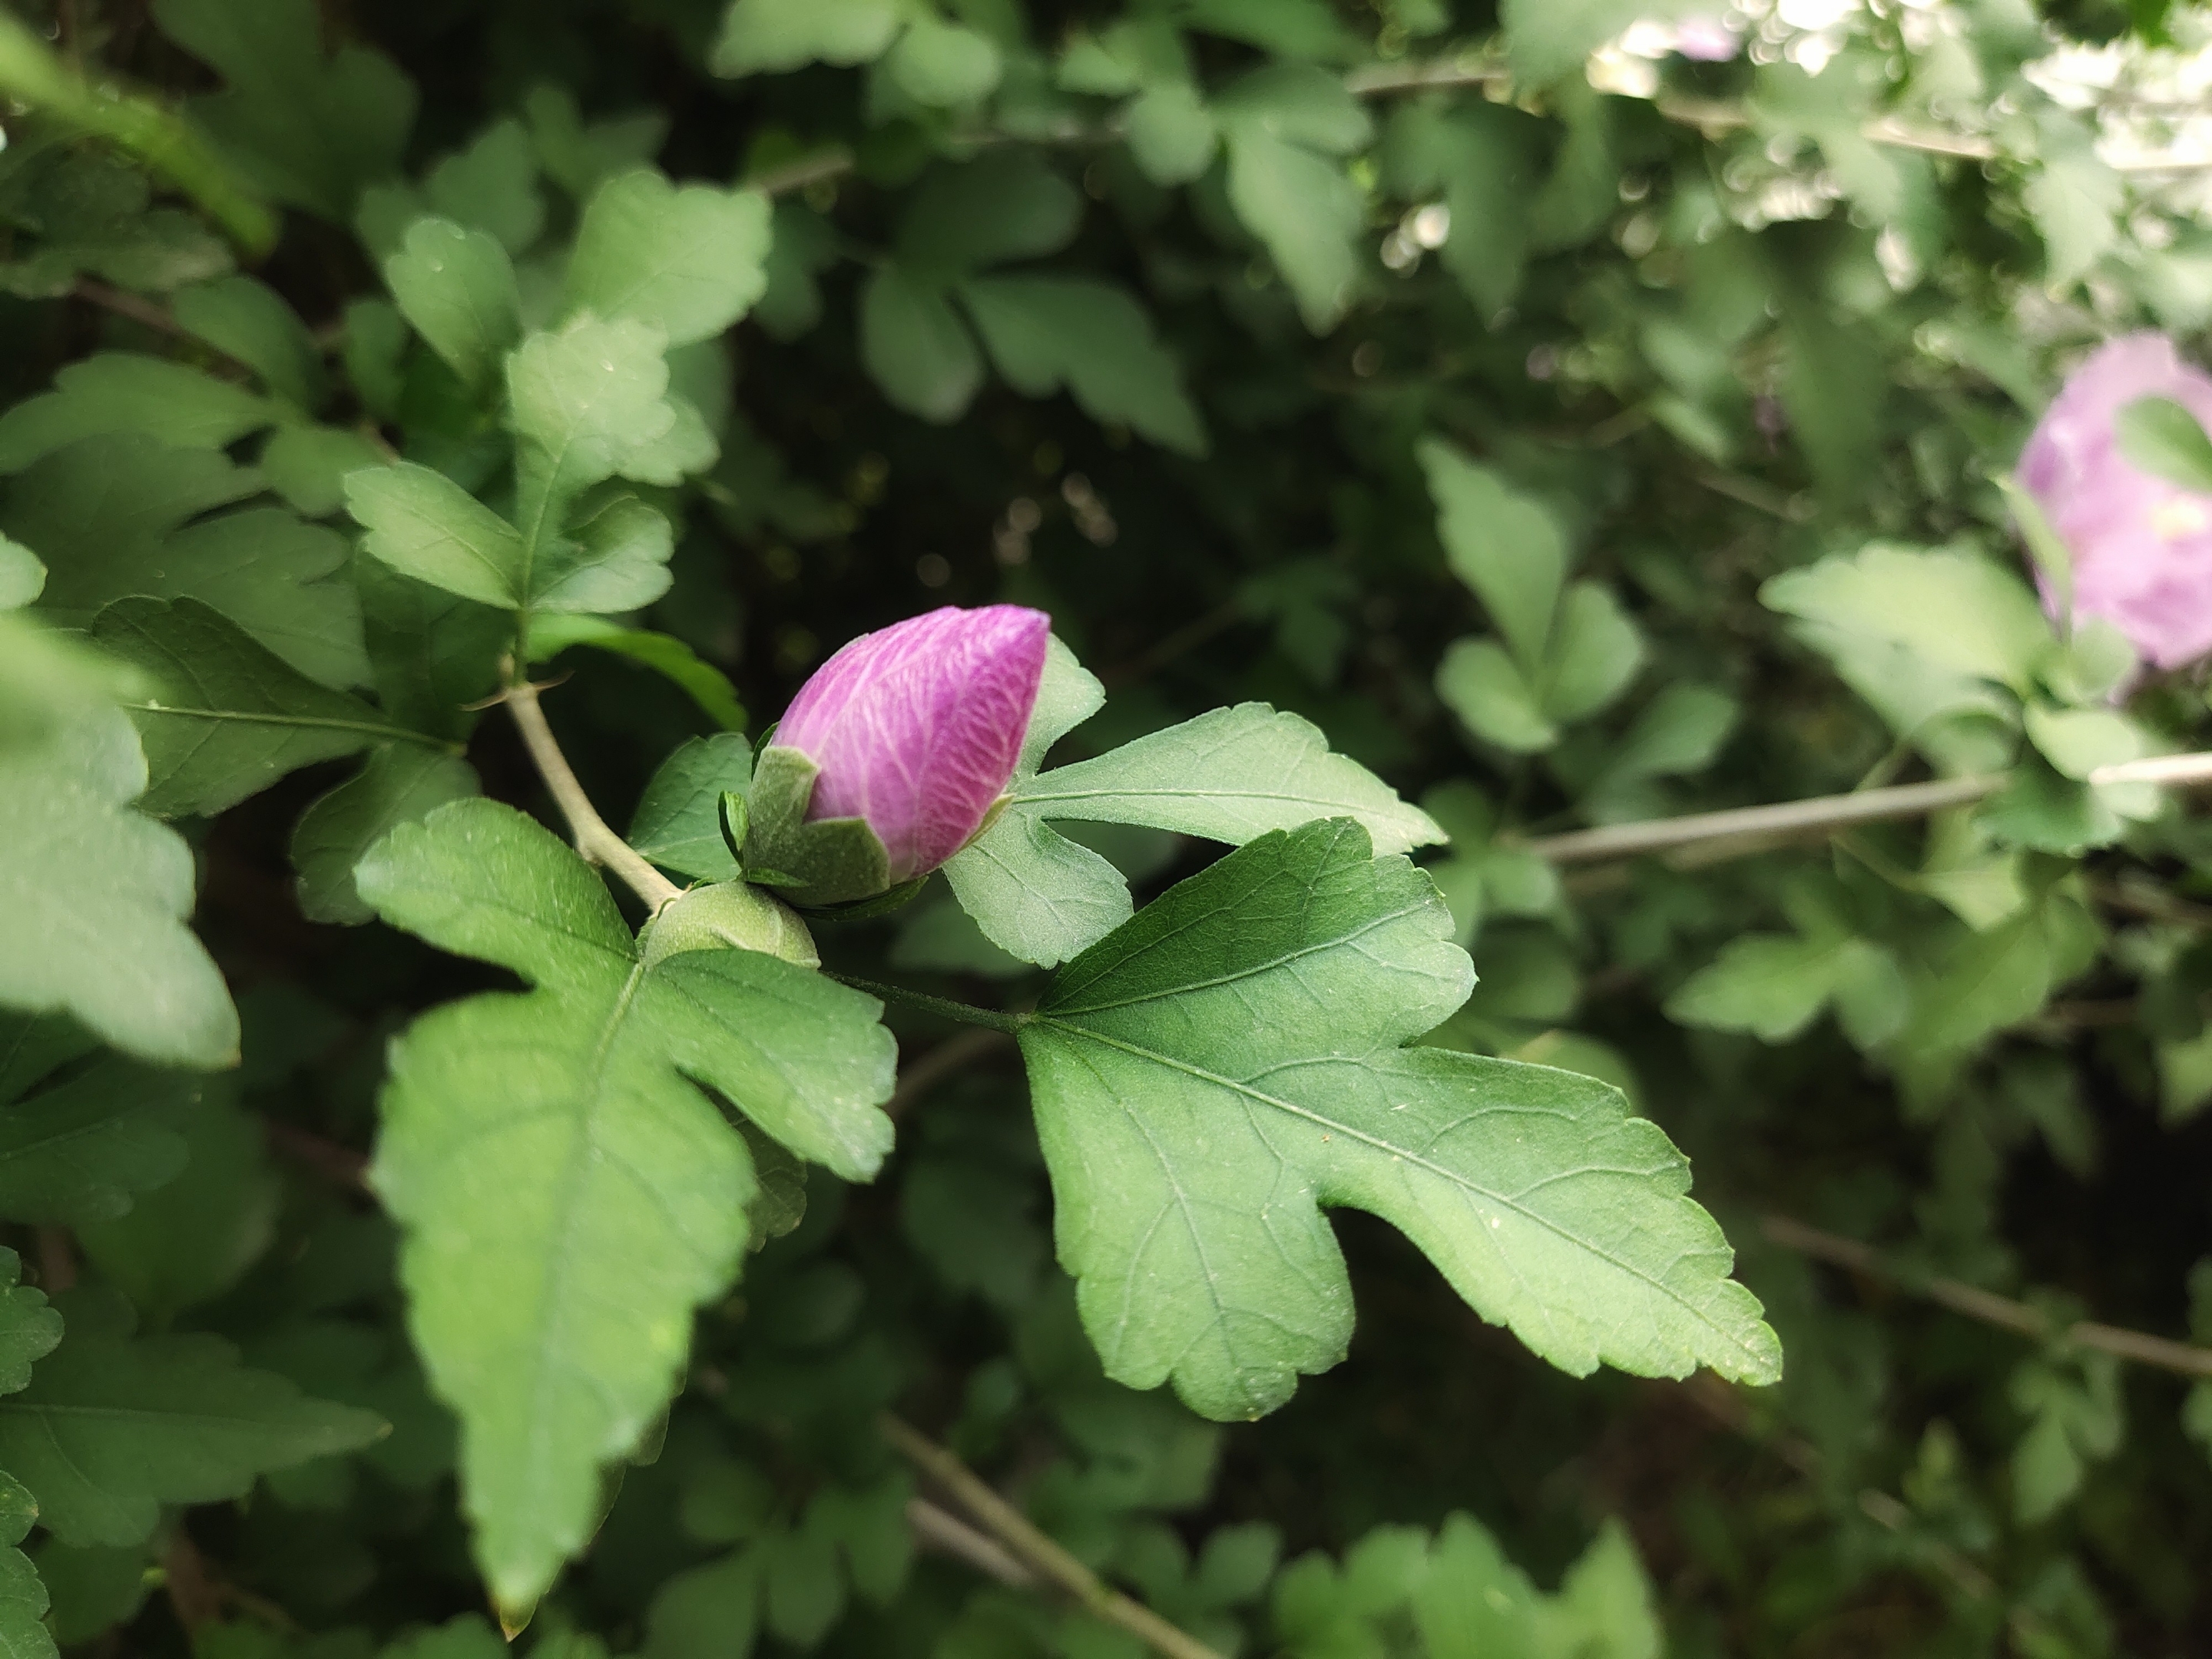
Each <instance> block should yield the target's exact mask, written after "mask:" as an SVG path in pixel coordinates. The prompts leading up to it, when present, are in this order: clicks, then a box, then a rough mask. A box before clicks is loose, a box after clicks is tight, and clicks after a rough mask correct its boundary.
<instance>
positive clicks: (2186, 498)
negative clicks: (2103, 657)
mask: <svg viewBox="0 0 2212 1659" xmlns="http://www.w3.org/2000/svg"><path fill="white" fill-rule="evenodd" d="M2138 398H2172V400H2173V401H2174V402H2176V403H2178V404H2181V405H2182V406H2183V407H2184V408H2185V409H2186V410H2189V412H2190V413H2191V414H2192V415H2194V416H2197V419H2198V420H2199V421H2212V376H2208V375H2207V374H2204V373H2203V371H2202V370H2201V369H2198V368H2193V367H2191V365H2189V364H2187V363H2185V362H2182V361H2181V359H2180V357H2179V355H2178V354H2177V353H2176V352H2175V350H2174V349H2173V342H2172V341H2171V340H2169V339H2167V338H2166V336H2164V335H2163V334H2130V335H2129V336H2127V337H2124V338H2123V339H2118V340H2114V341H2112V343H2110V344H2108V345H2106V346H2104V347H2103V348H2101V349H2099V350H2098V351H2097V352H2096V353H2094V354H2093V356H2091V357H2090V358H2089V360H2088V361H2087V362H2085V363H2083V364H2082V365H2081V368H2078V369H2076V370H2075V372H2074V374H2073V375H2072V377H2071V378H2070V379H2069V380H2067V382H2066V384H2065V385H2064V386H2063V387H2061V388H2060V390H2059V393H2058V396H2057V398H2053V399H2052V400H2051V407H2050V408H2049V409H2048V410H2045V412H2044V416H2043V419H2042V420H2041V421H2040V422H2038V423H2037V425H2036V428H2035V431H2034V434H2033V436H2031V437H2030V438H2029V439H2028V441H2027V449H2026V450H2025V451H2023V452H2022V453H2021V461H2020V475H2019V476H2020V482H2021V485H2022V487H2023V488H2025V489H2027V491H2028V493H2029V494H2030V495H2033V496H2034V497H2035V500H2036V502H2037V504H2038V505H2039V507H2041V508H2042V510H2043V514H2044V517H2045V519H2046V520H2049V522H2050V525H2051V529H2052V530H2053V531H2055V532H2057V536H2058V538H2059V539H2060V540H2061V541H2062V542H2063V543H2064V544H2065V545H2066V549H2067V551H2068V552H2069V554H2070V555H2071V556H2072V560H2073V568H2074V574H2073V595H2072V600H2073V609H2074V611H2075V613H2076V614H2077V615H2081V616H2089V617H2104V618H2105V619H2106V621H2108V622H2110V623H2112V624H2113V626H2115V627H2116V628H2118V629H2119V630H2120V632H2121V633H2122V634H2124V635H2126V636H2127V639H2128V641H2129V642H2130V644H2132V645H2133V646H2134V647H2135V648H2136V653H2137V654H2138V655H2139V656H2141V657H2142V658H2143V659H2144V660H2146V661H2148V662H2150V663H2153V664H2155V665H2157V666H2159V667H2160V668H2172V667H2174V666H2177V665H2179V664H2182V663H2185V662H2189V661H2191V660H2193V659H2196V658H2197V657H2200V656H2203V654H2204V653H2205V652H2206V651H2208V650H2212V496H2207V495H2199V494H2197V492H2195V491H2193V490H2189V489H2183V488H2182V487H2181V486H2180V485H2179V484H2176V483H2169V482H2168V481H2166V479H2164V478H2160V477H2156V476H2154V475H2153V474H2151V473H2148V472H2146V471H2142V469H2141V468H2139V467H2137V466H2136V465H2134V464H2133V463H2131V462H2130V461H2129V459H2127V458H2126V456H2124V454H2122V453H2121V452H2120V445H2119V437H2118V429H2117V424H2116V423H2117V422H2118V416H2119V414H2120V411H2121V410H2124V409H2125V408H2126V407H2127V406H2128V405H2129V404H2132V403H2134V402H2136V400H2137V399H2138ZM2055 601H2056V596H2055V595H2054V594H2053V593H2052V592H2051V587H2050V585H2049V584H2048V583H2047V582H2046V583H2045V586H2044V602H2045V605H2046V606H2047V607H2049V608H2051V609H2052V610H2054V611H2055V610H2056V609H2057V605H2056V602H2055Z"/></svg>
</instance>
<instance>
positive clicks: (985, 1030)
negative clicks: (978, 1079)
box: [884, 1026, 1006, 1119]
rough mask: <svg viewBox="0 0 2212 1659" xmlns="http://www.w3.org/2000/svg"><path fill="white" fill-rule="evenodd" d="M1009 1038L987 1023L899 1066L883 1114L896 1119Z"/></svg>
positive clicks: (941, 1043)
mask: <svg viewBox="0 0 2212 1659" xmlns="http://www.w3.org/2000/svg"><path fill="white" fill-rule="evenodd" d="M1005 1041H1006V1033H1005V1032H1004V1031H1000V1030H994V1029H992V1028H991V1027H988V1026H978V1027H977V1028H976V1029H975V1030H972V1031H963V1032H962V1033H961V1034H960V1035H959V1036H956V1037H947V1038H946V1039H945V1041H944V1042H940V1043H939V1044H938V1045H937V1046H936V1047H935V1048H932V1049H931V1050H930V1051H929V1052H928V1053H927V1054H924V1055H922V1056H921V1059H919V1060H915V1063H914V1064H913V1065H911V1066H902V1067H901V1068H900V1071H899V1079H898V1087H897V1088H896V1089H894V1090H893V1091H891V1097H890V1099H889V1100H887V1101H885V1102H884V1115H885V1116H886V1117H890V1118H894V1119H896V1117H897V1116H898V1115H900V1114H901V1113H902V1112H903V1111H905V1110H906V1109H907V1108H908V1107H909V1106H911V1105H913V1104H914V1103H915V1102H916V1101H917V1100H920V1099H921V1097H923V1096H924V1095H926V1094H927V1093H928V1092H929V1091H931V1090H932V1089H934V1088H935V1087H936V1086H937V1085H939V1084H940V1083H942V1082H943V1081H945V1079H946V1078H948V1077H951V1075H952V1074H953V1073H955V1072H958V1071H961V1070H963V1069H964V1068H965V1067H966V1066H968V1064H969V1062H970V1061H971V1060H979V1059H981V1057H982V1056H983V1055H985V1054H988V1053H990V1052H991V1050H992V1049H994V1048H997V1047H998V1046H999V1045H1000V1043H1002V1042H1005Z"/></svg>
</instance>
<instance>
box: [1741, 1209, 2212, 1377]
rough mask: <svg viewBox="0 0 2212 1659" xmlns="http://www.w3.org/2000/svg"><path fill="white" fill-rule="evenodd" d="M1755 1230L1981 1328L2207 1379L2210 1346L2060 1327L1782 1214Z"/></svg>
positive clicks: (2089, 1323)
mask: <svg viewBox="0 0 2212 1659" xmlns="http://www.w3.org/2000/svg"><path fill="white" fill-rule="evenodd" d="M1759 1231H1761V1232H1763V1233H1765V1235H1766V1237H1768V1239H1770V1240H1771V1241H1772V1242H1773V1243H1777V1244H1779V1245H1781V1246H1782V1248H1783V1249H1786V1250H1795V1251H1796V1252H1797V1253H1798V1254H1799V1255H1809V1256H1811V1257H1813V1258H1814V1260H1815V1261H1826V1262H1829V1263H1831V1264H1832V1265H1833V1266H1836V1267H1848V1268H1849V1269H1850V1271H1852V1272H1853V1273H1864V1274H1865V1275H1866V1276H1867V1277H1868V1278H1869V1279H1881V1281H1882V1282H1883V1283H1885V1284H1889V1285H1896V1286H1898V1287H1899V1289H1900V1290H1905V1291H1912V1292H1913V1293H1914V1294H1916V1295H1919V1296H1924V1297H1927V1298H1928V1299H1929V1301H1930V1302H1933V1303H1936V1304H1938V1305H1939V1306H1942V1307H1945V1308H1948V1309H1949V1310H1951V1311H1952V1312H1954V1313H1959V1314H1964V1315H1966V1317H1967V1318H1969V1319H1978V1320H1980V1321H1981V1322H1983V1323H1984V1324H1985V1325H1995V1326H1997V1327H1999V1328H2002V1329H2004V1330H2008V1331H2013V1332H2015V1333H2017V1334H2020V1335H2021V1336H2024V1337H2027V1338H2028V1339H2029V1340H2033V1341H2037V1342H2057V1343H2061V1344H2063V1345H2067V1346H2073V1347H2077V1348H2093V1349H2095V1350H2096V1351H2097V1352H2100V1353H2108V1354H2112V1355H2113V1356H2114V1357H2115V1358H2120V1359H2131V1360H2133V1361H2135V1362H2136V1364H2142V1365H2155V1366H2157V1367H2159V1368H2160V1370H2169V1371H2178V1372H2179V1373H2180V1374H2181V1375H2182V1376H2194V1377H2206V1378H2212V1348H2200V1347H2197V1346H2194V1345H2192V1344H2191V1343H2187V1342H2175V1341H2172V1340H2169V1339H2168V1338H2166V1337H2163V1336H2151V1335H2148V1334H2145V1333H2143V1332H2142V1331H2130V1330H2123V1329H2122V1328H2120V1327H2118V1326H2117V1325H2106V1324H2100V1322H2097V1321H2095V1320H2093V1319H2084V1320H2079V1321H2077V1322H2075V1323H2073V1324H2071V1325H2061V1324H2059V1323H2057V1322H2056V1321H2054V1320H2052V1319H2051V1318H2050V1317H2049V1316H2047V1315H2045V1313H2044V1312H2043V1311H2042V1310H2040V1309H2039V1308H2036V1307H2033V1306H2032V1305H2030V1304H2027V1303H2025V1302H2016V1301H2015V1300H2014V1299H2013V1298H2012V1297H2008V1296H1999V1295H1997V1294H1996V1292H1995V1291H1985V1290H1983V1289H1981V1288H1980V1287H1979V1286H1978V1285H1969V1284H1967V1283H1966V1282H1965V1281H1964V1280H1962V1279H1946V1278H1943V1277H1942V1276H1941V1275H1940V1274H1925V1273H1915V1272H1913V1271H1912V1270H1911V1268H1909V1267H1904V1266H1902V1265H1901V1264H1899V1263H1897V1262H1894V1261H1891V1260H1889V1258H1887V1256H1885V1255H1882V1253H1881V1251H1879V1250H1877V1249H1875V1248H1874V1247H1873V1246H1872V1245H1870V1244H1862V1243H1859V1241H1858V1240H1857V1239H1856V1238H1845V1237H1843V1236H1842V1235H1840V1234H1838V1233H1831V1232H1823V1231H1821V1230H1820V1228H1818V1227H1808V1226H1807V1225H1805V1224H1804V1223H1803V1222H1802V1221H1796V1220H1792V1219H1791V1218H1790V1217H1788V1216H1784V1215H1770V1216H1766V1217H1765V1218H1762V1219H1761V1221H1760V1222H1759Z"/></svg>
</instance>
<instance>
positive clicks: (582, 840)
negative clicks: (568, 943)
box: [502, 680, 683, 910]
mask: <svg viewBox="0 0 2212 1659" xmlns="http://www.w3.org/2000/svg"><path fill="white" fill-rule="evenodd" d="M502 701H503V702H505V703H506V704H507V712H508V713H509V714H513V716H514V724H515V726H516V727H517V728H518V729H519V730H520V732H521V733H522V741H523V745H524V746H525V747H526V748H527V749H528V750H530V758H531V760H532V763H535V765H536V766H537V768H538V776H539V777H541V778H543V779H544V780H545V787H546V788H547V789H549V790H550V791H551V792H552V795H553V799H554V801H555V802H556V804H557V805H559V806H560V808H561V815H562V817H565V818H567V819H568V833H569V835H570V836H571V837H572V838H573V839H574V841H575V843H576V850H577V852H579V853H580V854H583V856H584V857H585V858H586V859H588V860H591V862H592V863H593V864H599V865H604V866H606V868H608V869H610V870H611V871H613V872H615V874H617V875H618V876H620V877H621V878H623V880H624V881H625V882H627V883H629V887H630V890H631V891H632V892H634V893H635V894H636V895H637V896H639V897H640V898H641V899H643V900H644V901H645V902H646V905H647V908H650V909H653V910H658V909H659V908H660V907H661V906H662V905H664V904H665V903H667V902H668V901H669V900H671V899H672V898H674V897H676V896H678V894H680V893H681V892H682V891H683V889H682V888H680V887H678V885H677V884H675V883H674V882H672V881H671V880H669V878H667V877H665V876H664V875H662V874H661V873H660V872H659V871H658V870H656V869H654V868H653V866H652V865H651V864H649V863H647V861H646V860H645V859H644V858H643V857H642V856H641V855H640V854H639V853H638V852H637V850H636V849H635V848H633V847H632V846H631V845H630V844H629V842H626V841H624V840H623V838H622V837H621V836H618V835H617V834H615V832H614V831H613V830H612V829H610V828H609V827H608V825H607V821H606V820H605V818H603V817H600V816H599V810H598V809H597V808H596V807H594V806H593V805H592V799H591V797H590V796H588V795H586V793H584V786H583V785H582V784H580V783H579V782H577V781H576V775H575V773H574V772H573V771H571V770H570V769H569V767H568V757H567V756H565V755H563V754H562V752H561V745H560V744H557V743H556V742H555V741H554V740H553V728H552V727H551V726H548V725H546V723H545V711H544V709H542V708H539V707H538V688H537V687H536V686H534V685H532V684H530V683H529V682H528V681H527V680H519V681H517V682H516V683H515V684H513V685H510V686H508V687H507V692H506V696H504V698H503V699H502Z"/></svg>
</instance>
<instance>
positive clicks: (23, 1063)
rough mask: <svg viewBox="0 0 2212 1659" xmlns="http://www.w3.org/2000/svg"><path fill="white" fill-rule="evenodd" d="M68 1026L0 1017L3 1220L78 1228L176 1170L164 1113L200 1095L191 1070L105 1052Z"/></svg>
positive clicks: (178, 1162) (180, 1158)
mask: <svg viewBox="0 0 2212 1659" xmlns="http://www.w3.org/2000/svg"><path fill="white" fill-rule="evenodd" d="M92 1047H93V1044H92V1042H91V1040H90V1039H89V1038H88V1037H82V1036H78V1034H77V1033H76V1030H74V1029H73V1028H72V1027H70V1025H69V1024H68V1023H67V1022H65V1021H62V1020H56V1019H51V1018H49V1019H31V1018H22V1017H21V1016H10V1015H0V1216H4V1217H6V1218H8V1219H9V1220H10V1221H21V1222H60V1223H65V1224H69V1225H76V1224H79V1223H82V1222H86V1221H94V1220H98V1219H100V1218H105V1217H109V1216H116V1215H120V1214H122V1213H123V1212H125V1211H126V1210H128V1209H129V1208H130V1207H131V1197H132V1195H133V1194H137V1193H142V1192H144V1191H146V1190H148V1189H149V1188H155V1187H158V1186H160V1185H161V1183H162V1182H166V1181H167V1180H169V1179H170V1177H172V1176H174V1175H175V1174H176V1173H177V1171H178V1170H179V1169H181V1168H182V1167H183V1165H184V1162H185V1145H184V1142H183V1140H182V1139H179V1137H178V1135H177V1133H176V1132H175V1131H174V1130H173V1128H172V1127H169V1124H168V1122H167V1116H168V1115H169V1114H170V1113H171V1112H172V1111H173V1109H175V1108H177V1107H179V1106H182V1105H185V1104H186V1103H189V1102H190V1101H191V1100H192V1099H193V1097H195V1096H196V1095H197V1093H198V1089H199V1085H198V1080H197V1079H195V1078H194V1077H192V1076H191V1074H189V1073H178V1072H157V1071H155V1070H153V1069H151V1068H150V1067H148V1066H140V1065H137V1064H136V1063H135V1062H133V1061H131V1060H125V1059H124V1058H123V1057H122V1056H121V1055H119V1054H100V1055H99V1056H98V1057H97V1058H95V1059H94V1060H91V1061H90V1062H89V1063H88V1064H86V1065H83V1066H79V1067H77V1068H76V1069H75V1070H73V1071H67V1072H64V1071H63V1070H62V1069H61V1068H62V1067H64V1066H67V1065H68V1064H69V1062H70V1061H74V1060H81V1059H82V1058H83V1057H84V1056H85V1054H87V1053H88V1051H89V1050H90V1049H91V1048H92Z"/></svg>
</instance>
